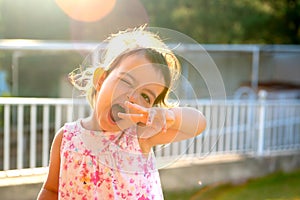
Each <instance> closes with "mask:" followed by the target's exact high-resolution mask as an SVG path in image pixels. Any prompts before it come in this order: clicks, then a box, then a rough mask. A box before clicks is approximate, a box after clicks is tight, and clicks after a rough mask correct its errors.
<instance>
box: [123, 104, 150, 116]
mask: <svg viewBox="0 0 300 200" xmlns="http://www.w3.org/2000/svg"><path fill="white" fill-rule="evenodd" d="M125 106H127V107H128V108H129V109H132V110H134V111H136V112H138V113H147V112H148V109H147V108H145V107H143V106H140V105H138V104H135V103H131V102H129V101H126V102H125Z"/></svg>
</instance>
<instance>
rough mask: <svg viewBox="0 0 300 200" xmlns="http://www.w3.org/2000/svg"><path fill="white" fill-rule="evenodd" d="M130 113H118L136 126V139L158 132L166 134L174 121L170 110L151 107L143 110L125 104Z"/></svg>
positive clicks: (137, 106)
mask: <svg viewBox="0 0 300 200" xmlns="http://www.w3.org/2000/svg"><path fill="white" fill-rule="evenodd" d="M125 106H127V108H128V109H129V110H130V113H118V116H119V117H120V118H122V119H124V120H126V121H128V120H130V121H131V122H133V123H135V124H137V125H138V137H141V138H149V137H151V136H153V135H155V134H157V133H159V132H166V131H167V129H168V128H169V127H170V126H172V124H173V123H174V121H175V114H174V112H173V111H172V110H171V109H166V108H160V107H152V108H145V107H143V106H140V105H138V104H133V103H131V102H128V101H127V102H125Z"/></svg>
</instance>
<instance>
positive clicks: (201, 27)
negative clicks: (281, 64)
mask: <svg viewBox="0 0 300 200" xmlns="http://www.w3.org/2000/svg"><path fill="white" fill-rule="evenodd" d="M142 2H143V4H144V5H145V8H146V10H147V11H148V13H149V18H150V25H151V26H159V27H166V28H170V29H174V30H178V31H180V32H183V33H185V34H187V35H189V36H191V37H192V38H194V39H196V40H197V41H198V42H200V43H229V44H231V43H262V44H263V43H265V44H275V43H276V44H284V43H288V44H299V42H300V27H299V24H300V1H299V0H283V1H273V0H242V1H241V0H229V1H224V0H209V1H207V0H197V1H192V0H151V1H148V0H142Z"/></svg>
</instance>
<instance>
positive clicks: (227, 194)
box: [164, 169, 300, 200]
mask: <svg viewBox="0 0 300 200" xmlns="http://www.w3.org/2000/svg"><path fill="white" fill-rule="evenodd" d="M164 195H165V199H166V200H186V199H190V200H202V199H204V200H253V199H254V200H300V169H299V170H297V171H294V172H291V173H283V172H277V173H274V174H271V175H268V176H266V177H262V178H257V179H253V180H249V181H247V182H246V183H243V184H240V185H232V184H222V185H217V186H206V187H203V188H201V189H200V190H199V189H198V190H195V189H194V190H190V191H184V192H165V194H164Z"/></svg>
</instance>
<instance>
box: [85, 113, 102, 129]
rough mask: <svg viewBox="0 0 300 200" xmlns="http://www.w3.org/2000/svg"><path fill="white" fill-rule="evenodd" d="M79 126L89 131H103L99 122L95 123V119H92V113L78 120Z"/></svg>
mask: <svg viewBox="0 0 300 200" xmlns="http://www.w3.org/2000/svg"><path fill="white" fill-rule="evenodd" d="M80 123H81V126H82V127H83V128H84V129H86V130H91V131H103V130H102V129H101V128H100V126H99V124H98V123H96V120H95V119H94V117H93V115H92V116H89V117H87V118H84V119H82V120H81V121H80Z"/></svg>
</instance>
